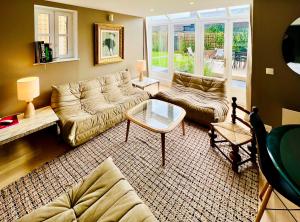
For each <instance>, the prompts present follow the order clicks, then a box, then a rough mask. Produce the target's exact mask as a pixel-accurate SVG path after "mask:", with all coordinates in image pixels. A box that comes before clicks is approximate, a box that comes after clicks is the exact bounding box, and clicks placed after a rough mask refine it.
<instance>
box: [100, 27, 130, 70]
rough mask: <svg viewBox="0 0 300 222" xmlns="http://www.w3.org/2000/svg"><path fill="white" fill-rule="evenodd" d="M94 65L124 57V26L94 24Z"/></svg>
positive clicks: (121, 59)
mask: <svg viewBox="0 0 300 222" xmlns="http://www.w3.org/2000/svg"><path fill="white" fill-rule="evenodd" d="M94 32H95V52H94V54H95V65H102V64H108V63H115V62H121V61H123V59H124V27H123V26H121V25H115V24H102V23H96V24H94Z"/></svg>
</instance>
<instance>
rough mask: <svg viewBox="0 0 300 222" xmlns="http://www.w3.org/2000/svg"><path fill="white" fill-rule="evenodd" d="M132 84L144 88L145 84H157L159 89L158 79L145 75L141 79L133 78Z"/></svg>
mask: <svg viewBox="0 0 300 222" xmlns="http://www.w3.org/2000/svg"><path fill="white" fill-rule="evenodd" d="M131 82H132V85H133V86H135V87H138V88H140V89H142V90H144V89H145V88H146V87H147V86H151V85H154V84H157V89H158V91H159V80H157V79H152V78H148V77H145V78H144V79H143V80H142V81H140V80H139V79H133V80H132V81H131Z"/></svg>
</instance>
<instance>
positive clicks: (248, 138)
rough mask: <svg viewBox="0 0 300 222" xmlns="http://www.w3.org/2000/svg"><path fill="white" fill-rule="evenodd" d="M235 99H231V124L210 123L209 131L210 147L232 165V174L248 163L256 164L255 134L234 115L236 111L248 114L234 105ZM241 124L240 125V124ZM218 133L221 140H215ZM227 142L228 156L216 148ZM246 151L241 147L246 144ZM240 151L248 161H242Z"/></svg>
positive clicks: (219, 148) (250, 127)
mask: <svg viewBox="0 0 300 222" xmlns="http://www.w3.org/2000/svg"><path fill="white" fill-rule="evenodd" d="M236 101H237V99H236V97H233V98H232V115H231V118H232V121H231V122H226V121H225V122H219V123H211V124H210V128H211V130H210V131H209V136H210V145H211V147H213V148H217V149H218V150H219V151H220V152H221V154H222V155H223V156H224V157H225V158H226V159H227V160H229V162H231V164H232V169H233V171H234V172H237V173H238V167H239V166H240V165H242V164H244V163H246V162H248V161H251V162H252V163H254V164H256V153H257V151H256V139H255V134H254V131H253V129H252V126H251V125H250V124H249V123H248V122H246V121H245V120H243V119H242V118H241V117H238V116H237V114H236V111H237V109H239V110H240V111H242V112H244V113H246V114H248V115H249V114H250V112H249V111H248V110H245V109H244V108H243V107H241V106H238V105H237V103H236ZM238 122H239V123H238ZM240 123H242V124H243V125H242V124H240ZM216 133H218V134H219V135H220V136H221V137H222V138H223V140H216V138H217V134H216ZM224 142H228V143H229V145H230V146H231V148H232V151H231V152H230V153H229V156H227V155H226V153H225V152H224V151H223V150H222V149H221V147H220V146H218V143H224ZM248 143H249V145H248V150H247V149H245V148H244V147H243V145H245V144H248ZM240 150H242V151H243V152H245V153H246V156H249V158H248V159H242V158H241V155H240V153H239V152H240Z"/></svg>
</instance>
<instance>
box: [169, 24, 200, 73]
mask: <svg viewBox="0 0 300 222" xmlns="http://www.w3.org/2000/svg"><path fill="white" fill-rule="evenodd" d="M194 67H195V24H183V25H182V24H176V25H174V70H175V71H180V72H187V73H194V72H195V71H194Z"/></svg>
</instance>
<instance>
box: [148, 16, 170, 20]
mask: <svg viewBox="0 0 300 222" xmlns="http://www.w3.org/2000/svg"><path fill="white" fill-rule="evenodd" d="M147 18H148V19H149V20H150V21H166V20H169V18H168V17H167V16H166V15H158V16H150V17H147Z"/></svg>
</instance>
